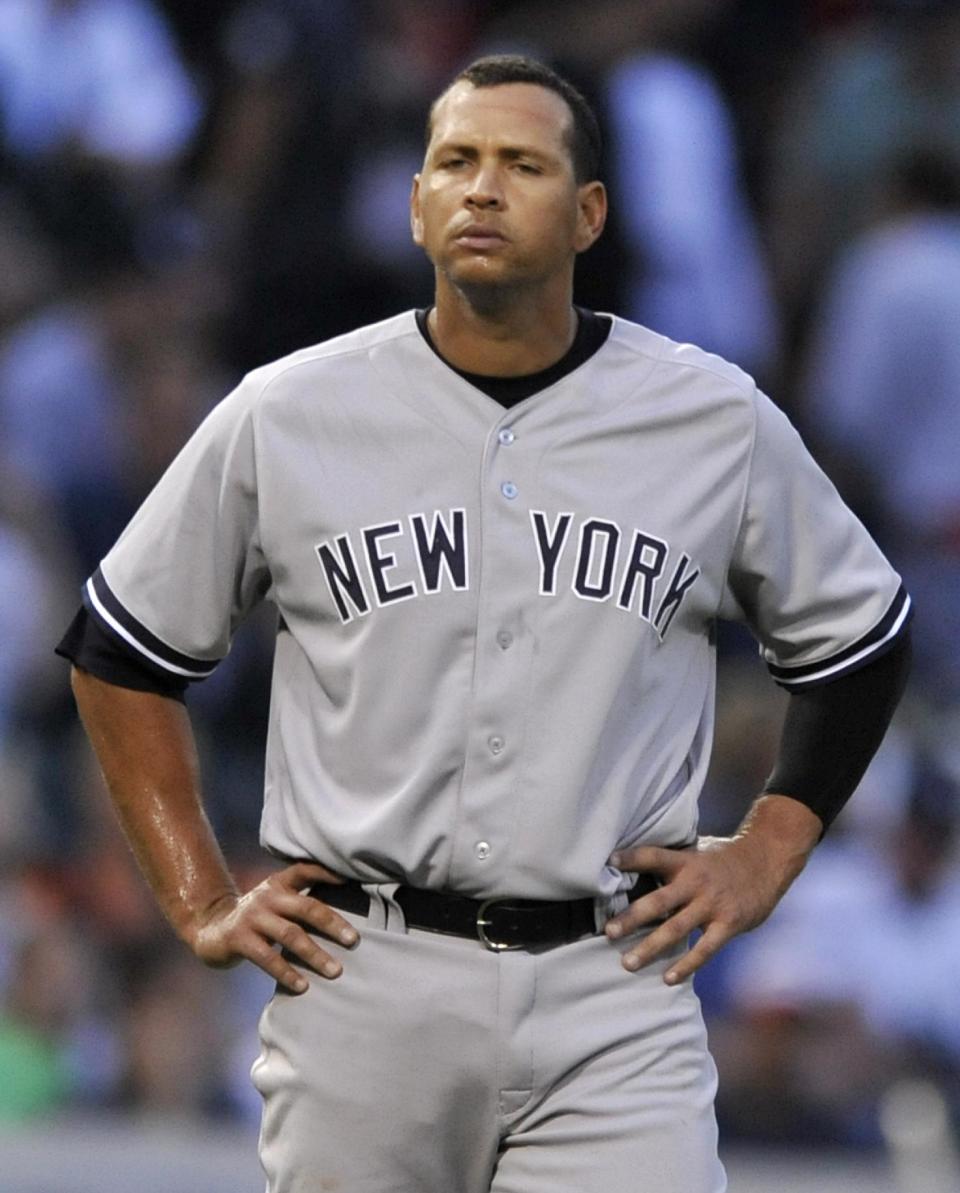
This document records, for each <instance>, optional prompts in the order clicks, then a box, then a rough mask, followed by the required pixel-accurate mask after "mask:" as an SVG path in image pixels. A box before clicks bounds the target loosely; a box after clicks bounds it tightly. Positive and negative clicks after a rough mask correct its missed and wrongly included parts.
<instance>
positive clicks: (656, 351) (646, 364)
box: [607, 316, 762, 419]
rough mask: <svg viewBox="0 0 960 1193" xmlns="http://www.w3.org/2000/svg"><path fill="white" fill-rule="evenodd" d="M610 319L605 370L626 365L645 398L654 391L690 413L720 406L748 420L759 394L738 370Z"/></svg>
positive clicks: (721, 360)
mask: <svg viewBox="0 0 960 1193" xmlns="http://www.w3.org/2000/svg"><path fill="white" fill-rule="evenodd" d="M612 318H613V326H612V328H611V331H610V336H609V339H608V345H609V349H610V350H609V352H608V354H607V361H608V363H609V365H610V367H611V369H617V368H618V367H622V366H627V367H630V366H631V365H632V366H633V370H635V374H636V376H637V377H638V379H642V381H643V387H642V388H643V390H644V392H645V395H647V396H649V394H650V392H651V391H655V392H656V393H657V394H659V395H662V396H663V397H664V398H665V399H667V400H669V401H670V402H671V403H676V404H678V405H680V406H683V407H687V408H689V409H690V410H691V412H692V411H693V410H698V411H701V410H702V409H703V408H704V407H723V408H725V409H728V410H729V409H739V410H740V411H741V413H742V414H743V415H744V416H745V417H747V418H748V419H753V418H754V416H755V411H756V406H757V402H758V400H760V399H761V398H762V395H760V393H759V390H758V389H757V385H756V382H755V381H754V379H753V378H752V377H751V376H750V375H749V374H748V373H745V372H744V371H743V369H741V368H739V367H738V366H737V365H735V364H732V363H731V362H730V361H728V360H725V359H724V358H723V357H722V356H717V355H715V354H714V353H712V352H706V351H705V350H704V349H703V348H698V347H697V346H696V345H695V344H685V343H680V342H678V341H676V340H671V339H670V338H669V337H668V336H665V335H661V334H660V333H659V332H655V331H652V330H651V329H650V328H648V327H643V326H642V325H641V324H639V323H632V322H631V321H630V320H629V319H623V318H621V317H620V316H612Z"/></svg>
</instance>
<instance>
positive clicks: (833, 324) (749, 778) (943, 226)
mask: <svg viewBox="0 0 960 1193" xmlns="http://www.w3.org/2000/svg"><path fill="white" fill-rule="evenodd" d="M494 51H514V52H524V53H531V54H534V55H536V56H538V57H542V58H544V59H546V60H548V61H550V62H551V63H553V64H554V65H555V66H557V67H558V68H560V69H561V71H563V72H564V73H566V74H567V75H568V76H569V77H571V78H572V79H573V80H574V81H576V82H577V84H578V85H579V86H580V87H581V88H582V89H583V91H584V92H585V93H586V94H587V95H588V96H589V98H590V99H591V100H592V101H593V103H594V104H595V105H596V108H597V110H598V113H599V114H600V116H601V118H602V123H603V127H604V130H605V138H606V160H605V177H606V179H607V181H608V183H609V186H610V190H611V194H612V200H613V217H612V219H611V224H610V226H609V228H608V232H607V233H606V234H605V236H604V238H603V240H602V241H601V243H600V244H599V245H598V246H597V247H596V248H595V249H594V250H593V251H592V252H591V253H590V254H588V255H587V256H586V257H585V258H584V259H583V260H582V261H581V262H580V264H579V266H578V269H579V276H578V289H577V296H578V300H579V301H580V302H581V303H583V304H584V305H588V306H593V307H595V308H597V309H600V310H613V311H617V312H618V313H620V314H623V315H626V316H627V317H630V318H633V319H636V320H638V321H640V322H643V323H646V324H648V325H649V326H651V327H653V328H655V329H657V330H659V331H662V332H665V333H666V334H668V335H670V336H673V337H674V338H677V339H681V340H692V341H694V342H696V343H698V344H700V345H701V346H702V347H704V348H707V349H709V350H711V351H714V352H717V353H720V354H721V355H724V356H727V357H728V358H730V359H732V360H734V361H736V362H737V363H739V364H740V365H742V366H743V367H744V368H746V369H747V370H749V371H750V372H752V373H753V374H754V375H755V376H756V377H757V379H758V381H759V382H760V383H761V385H762V386H763V388H764V389H766V391H767V392H769V393H770V394H771V396H772V397H773V398H774V399H775V400H776V401H777V402H778V403H779V404H781V405H782V406H783V407H784V408H785V409H786V410H787V411H788V412H789V413H790V415H791V417H792V418H793V419H794V420H795V422H796V423H797V425H798V426H799V427H800V428H801V430H802V431H803V433H804V435H805V437H806V438H807V440H808V442H809V444H810V445H811V447H812V449H813V450H814V452H815V454H816V455H817V456H818V458H819V459H820V460H821V461H822V462H823V464H824V466H825V467H826V468H827V469H828V471H829V473H830V475H831V476H832V477H833V478H834V480H835V482H836V483H837V484H838V486H839V487H840V489H841V491H842V492H843V493H844V495H845V496H846V498H847V500H848V501H849V502H850V503H851V504H852V505H853V507H854V509H855V510H856V511H857V512H858V514H859V515H860V517H861V518H862V519H863V520H864V521H865V522H866V523H867V525H868V526H869V527H870V529H871V530H872V532H873V534H874V535H875V537H876V538H877V539H878V541H879V542H880V543H881V544H882V546H883V547H884V548H885V549H886V551H887V552H888V554H889V555H890V557H891V558H892V560H893V561H894V563H895V565H896V566H897V567H898V569H899V570H901V572H902V573H903V575H904V577H905V580H906V582H907V585H908V587H909V588H910V589H911V591H912V592H913V594H914V596H915V600H916V605H917V617H916V620H915V644H916V662H915V668H914V673H913V677H912V680H911V683H910V687H909V690H908V694H907V698H906V700H905V702H904V705H903V707H902V709H901V712H900V713H899V714H898V717H897V720H896V721H895V724H894V727H893V729H892V731H891V733H890V735H889V737H888V739H887V742H886V743H885V745H884V746H883V748H882V749H881V752H880V754H879V755H878V757H877V759H876V760H875V762H874V764H873V765H872V766H871V768H870V770H869V772H868V774H867V776H866V778H865V780H864V782H863V784H862V785H861V789H860V791H859V792H858V794H857V795H856V796H855V797H854V800H853V801H852V803H851V804H850V805H849V807H848V809H847V810H846V811H845V812H844V813H843V815H842V816H841V818H840V820H839V821H838V822H837V824H836V825H835V826H834V828H833V829H832V830H831V832H830V833H829V835H828V836H827V837H826V839H825V840H824V842H823V844H822V845H821V846H820V847H819V849H818V850H817V851H816V853H815V855H814V857H813V859H812V860H811V862H810V864H809V866H808V868H807V870H806V872H805V873H804V875H803V876H802V877H801V878H800V879H799V880H798V882H797V884H796V886H795V887H794V889H793V891H792V892H791V894H790V896H789V897H788V899H787V900H786V902H785V903H784V904H783V905H781V907H780V908H779V909H778V910H777V911H776V912H775V913H774V915H773V917H772V918H771V920H770V921H769V922H768V924H766V925H764V926H763V927H762V928H760V929H759V930H757V931H756V932H755V933H754V934H752V935H751V936H749V937H746V938H742V939H741V940H740V941H738V942H735V944H734V945H732V946H731V947H730V948H728V949H727V950H726V951H725V952H724V953H722V954H721V955H720V956H719V957H718V958H717V959H716V960H715V961H714V962H713V963H712V964H711V966H710V967H709V968H708V970H707V971H705V972H704V973H703V974H702V975H701V976H700V979H699V988H700V991H701V995H702V997H703V1000H704V1005H705V1010H706V1013H707V1015H708V1024H709V1027H710V1032H711V1040H712V1044H713V1048H714V1051H715V1054H716V1057H717V1060H718V1064H719V1067H720V1070H721V1078H722V1084H721V1100H720V1103H719V1107H718V1109H719V1114H720V1118H721V1124H722V1129H723V1130H724V1131H725V1133H726V1137H727V1138H738V1137H740V1138H750V1139H754V1140H768V1141H778V1142H797V1143H804V1144H811V1145H813V1144H816V1145H823V1144H826V1143H829V1144H840V1145H848V1146H851V1147H865V1148H869V1147H872V1146H875V1145H876V1144H877V1143H878V1141H879V1139H880V1134H879V1125H878V1123H879V1120H878V1100H879V1097H880V1094H881V1093H882V1091H883V1089H884V1088H886V1087H887V1086H889V1085H890V1084H891V1083H892V1082H894V1081H896V1080H897V1079H898V1078H901V1077H904V1076H921V1077H923V1078H924V1079H926V1080H929V1081H931V1082H933V1083H935V1084H936V1085H937V1086H938V1087H939V1088H940V1089H941V1091H942V1092H943V1095H944V1097H945V1099H946V1100H947V1102H948V1104H949V1105H950V1107H951V1108H952V1113H953V1116H954V1125H955V1126H956V1125H957V1124H960V858H958V846H957V831H956V830H957V817H958V811H960V800H958V786H960V6H958V5H957V4H955V3H953V2H951V0H942V2H936V0H885V2H884V0H806V2H801V0H795V2H791V0H781V2H780V3H778V4H776V5H772V4H767V3H765V2H764V0H592V2H591V3H589V4H585V3H583V2H582V0H581V2H580V3H567V2H564V0H549V2H535V3H529V2H526V3H525V2H520V0H517V2H497V0H221V2H220V3H217V4H197V3H195V2H193V0H0V1072H2V1074H3V1078H2V1080H0V1122H2V1121H4V1120H7V1121H20V1120H25V1119H28V1118H30V1117H31V1116H34V1115H40V1114H49V1113H51V1112H54V1111H63V1110H67V1111H69V1110H71V1109H77V1108H82V1109H91V1108H104V1109H110V1110H124V1111H134V1112H138V1113H159V1114H165V1115H170V1116H187V1117H191V1118H197V1117H202V1116H208V1115H209V1116H226V1117H234V1118H240V1119H249V1120H250V1121H251V1122H255V1121H256V1116H257V1111H258V1107H257V1105H256V1103H255V1095H254V1093H253V1091H252V1087H250V1085H249V1081H248V1078H247V1070H248V1068H249V1065H250V1062H251V1061H252V1059H253V1057H254V1055H255V1049H256V1042H255V1033H254V1025H255V1021H256V1016H257V1013H258V1010H259V1007H260V1006H261V1005H262V1002H263V1001H264V999H265V997H266V996H267V995H268V994H269V983H268V982H267V981H266V980H265V979H263V978H262V977H261V975H259V974H258V973H257V972H256V971H254V970H253V969H252V967H244V968H241V969H237V970H234V971H231V972H230V973H227V974H214V973H211V972H209V971H207V970H205V969H203V968H202V967H201V966H200V965H199V964H198V963H197V962H195V961H194V960H193V959H192V957H191V956H190V955H189V954H188V953H187V952H186V950H185V949H184V948H183V947H182V946H180V945H179V944H178V943H177V942H176V941H175V939H174V938H173V936H172V933H171V932H170V931H169V930H168V929H166V927H165V926H164V925H163V924H162V923H161V922H159V920H158V915H157V913H156V911H155V910H154V908H153V904H152V902H151V899H150V897H149V895H148V894H147V893H146V891H145V888H144V887H143V884H142V882H141V881H140V879H139V876H138V875H137V873H136V871H135V867H134V866H133V863H132V861H131V860H130V856H129V852H128V850H127V847H126V844H125V842H124V841H123V839H122V837H121V835H120V833H119V830H118V829H117V828H116V827H115V825H114V823H113V819H112V814H111V812H110V809H109V804H108V801H107V798H106V796H105V794H104V791H103V788H102V782H101V779H100V777H99V775H98V773H97V771H96V768H95V766H94V764H93V762H92V759H91V756H90V752H89V750H88V748H87V746H86V744H85V741H84V739H83V738H82V735H81V733H80V730H79V727H78V724H77V720H76V714H75V711H74V709H73V704H72V700H71V697H70V694H69V687H68V681H67V666H66V664H65V663H64V662H63V661H62V660H61V659H58V658H56V657H55V656H54V654H53V646H54V644H55V643H56V641H57V640H58V638H59V636H60V634H61V633H62V631H63V630H64V629H65V627H66V625H67V623H68V622H69V620H70V617H71V615H72V613H73V611H74V609H75V608H76V606H77V604H78V601H79V592H80V585H81V583H82V581H83V579H84V578H85V577H86V576H87V575H88V574H89V573H90V572H91V571H92V570H93V568H94V567H95V566H96V564H97V562H98V561H99V559H100V557H101V556H102V555H103V554H104V553H105V551H106V549H107V548H108V547H109V546H110V544H111V543H112V542H113V540H114V539H115V537H116V536H117V534H118V533H119V531H120V530H121V529H122V528H123V526H124V525H125V523H126V521H127V520H128V518H129V517H130V515H131V514H132V512H133V511H134V510H135V509H136V507H137V505H138V504H139V502H140V501H141V500H142V498H143V497H144V496H145V494H146V493H147V492H148V491H149V489H150V487H151V486H152V485H153V483H154V482H155V480H156V479H157V477H158V476H159V474H160V473H161V471H162V470H163V468H164V467H165V465H166V464H167V463H168V462H169V460H170V459H171V457H172V455H173V454H174V453H175V451H176V450H177V449H178V447H179V446H180V445H181V443H182V442H183V441H184V440H185V439H186V437H187V436H188V435H189V433H190V432H191V430H192V429H193V428H194V427H195V426H196V425H197V423H198V422H199V420H200V419H201V418H202V417H203V415H204V414H205V413H206V412H207V411H208V410H209V409H210V407H211V406H212V405H213V404H214V403H215V402H216V401H218V400H219V399H220V398H221V397H222V396H223V395H224V394H225V393H226V392H227V391H228V390H229V389H230V388H232V386H233V385H234V384H235V383H236V382H237V380H238V379H239V378H240V376H241V375H242V374H243V372H245V371H246V370H247V369H249V368H251V367H254V366H256V365H259V364H261V363H264V362H266V361H267V360H269V359H272V358H274V357H276V356H279V355H281V354H283V353H285V352H287V351H290V350H293V349H295V348H298V347H302V346H304V345H306V344H309V343H313V342H316V341H318V340H321V339H324V338H326V337H328V336H330V335H333V334H336V333H338V332H340V331H344V330H347V329H350V328H352V327H354V326H357V325H358V324H360V323H363V322H368V321H371V320H374V319H377V318H380V317H385V316H387V315H390V314H393V313H395V312H397V311H399V310H401V309H404V308H408V307H411V306H425V305H428V303H429V301H430V297H431V273H430V270H429V268H428V267H427V264H426V262H425V261H424V260H423V259H422V258H421V256H420V254H419V251H418V250H416V249H415V248H414V247H413V246H412V244H411V242H410V237H409V232H408V225H407V210H406V204H407V195H408V192H409V185H410V179H411V176H412V175H413V173H414V171H415V170H416V169H417V166H418V163H419V160H420V158H421V155H422V149H423V124H424V116H425V112H426V109H427V107H428V105H429V103H430V101H431V99H432V98H433V97H434V96H435V95H436V94H437V93H438V92H439V91H440V90H441V89H442V88H443V86H444V85H445V84H446V82H447V81H448V80H449V79H450V78H451V77H452V75H453V74H454V73H456V71H457V70H458V69H460V68H461V67H462V66H463V65H465V64H466V62H467V61H469V60H470V59H471V58H473V57H476V56H478V55H479V54H481V53H486V52H494ZM810 533H811V534H815V533H816V527H814V526H811V527H810ZM272 629H273V625H272V620H271V617H270V615H269V613H268V612H264V614H263V615H262V616H260V615H258V616H257V617H256V618H254V619H253V621H252V622H251V623H250V624H249V625H247V626H245V627H244V628H243V631H242V632H241V633H240V634H239V636H238V638H237V641H236V644H235V646H234V649H233V651H232V652H231V654H230V656H229V658H228V659H227V660H226V661H225V662H224V663H223V664H222V665H221V666H220V668H218V670H217V672H216V673H215V674H214V676H213V677H212V678H211V679H209V680H208V681H206V682H205V683H204V684H201V685H197V686H196V687H195V688H194V689H193V691H192V692H191V695H190V698H189V706H190V708H191V712H192V715H193V718H194V722H195V725H196V728H197V734H198V738H199V742H200V747H201V752H202V755H203V763H204V767H205V774H206V785H207V791H208V801H209V811H210V816H211V819H212V821H213V823H214V826H215V828H216V830H217V832H218V833H219V835H220V837H221V840H222V841H223V843H224V846H225V849H226V852H227V854H228V856H229V858H230V859H231V862H232V864H233V865H234V867H235V868H236V871H237V873H238V876H239V878H240V881H241V882H249V883H253V882H254V881H257V880H259V878H260V877H261V876H262V875H263V874H264V873H265V872H266V871H267V869H268V868H269V866H268V865H267V863H266V861H265V859H264V857H263V855H262V854H261V853H260V852H259V849H258V846H257V828H258V819H259V805H260V795H261V790H260V785H261V757H262V742H263V735H264V730H265V717H266V704H267V693H268V683H269V665H270V654H271V638H272ZM721 647H722V650H721V691H720V724H719V732H718V739H717V744H716V750H715V761H714V765H713V769H712V771H711V775H710V778H709V780H708V785H707V790H706V792H705V794H704V799H703V829H704V831H707V832H726V831H730V830H731V829H733V828H734V827H735V826H736V824H737V822H738V820H739V818H740V816H741V815H742V813H743V811H744V809H745V807H746V804H747V802H748V801H749V799H750V798H751V797H752V795H753V794H754V793H755V792H756V791H757V790H758V789H759V788H760V787H761V786H762V784H763V782H764V780H765V778H766V775H767V773H768V771H769V769H770V767H771V765H772V759H773V756H774V752H775V750H776V744H777V737H778V732H779V718H780V715H781V713H782V709H783V700H782V699H780V697H781V696H782V693H780V692H779V689H776V688H775V687H774V686H773V684H772V682H771V681H770V680H769V678H768V677H767V675H766V672H765V670H764V669H763V668H762V667H761V666H760V664H759V661H758V659H757V658H756V651H755V647H754V645H753V643H752V641H751V640H750V639H749V638H748V637H745V636H744V635H743V634H742V633H741V632H740V631H739V630H737V629H730V630H728V631H725V632H724V633H723V634H722V635H721ZM387 678H388V679H389V677H387ZM842 728H843V727H842V726H838V732H842Z"/></svg>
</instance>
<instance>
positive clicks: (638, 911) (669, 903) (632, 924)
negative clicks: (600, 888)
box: [604, 883, 689, 940]
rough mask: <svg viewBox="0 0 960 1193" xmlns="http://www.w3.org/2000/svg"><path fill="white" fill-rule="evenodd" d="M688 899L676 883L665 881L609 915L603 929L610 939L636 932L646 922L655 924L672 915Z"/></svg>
mask: <svg viewBox="0 0 960 1193" xmlns="http://www.w3.org/2000/svg"><path fill="white" fill-rule="evenodd" d="M688 901H689V896H688V895H687V894H685V893H684V892H683V891H681V890H680V889H679V888H678V886H677V884H676V883H667V884H666V885H665V886H661V887H658V888H657V890H655V891H651V892H650V894H649V895H644V896H643V898H642V899H637V900H636V902H634V903H630V904H629V905H628V906H627V907H626V908H625V909H624V910H623V911H621V912H620V914H619V915H615V916H611V917H610V919H609V920H607V922H606V924H605V925H604V931H605V932H606V934H607V936H609V937H610V939H611V940H616V939H617V938H618V937H620V936H626V935H628V934H629V933H630V932H636V931H637V930H638V929H640V928H642V927H644V926H645V925H646V924H656V923H659V922H660V921H661V920H665V919H666V918H667V917H668V916H670V915H672V914H673V913H674V912H675V911H676V910H677V909H678V908H680V907H682V906H683V905H684V904H685V903H687V902H688Z"/></svg>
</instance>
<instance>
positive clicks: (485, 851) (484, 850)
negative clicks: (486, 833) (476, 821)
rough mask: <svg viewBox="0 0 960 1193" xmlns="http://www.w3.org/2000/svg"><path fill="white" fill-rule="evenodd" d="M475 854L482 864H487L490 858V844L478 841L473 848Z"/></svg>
mask: <svg viewBox="0 0 960 1193" xmlns="http://www.w3.org/2000/svg"><path fill="white" fill-rule="evenodd" d="M473 852H474V853H475V854H476V855H477V857H478V858H479V859H480V861H481V862H485V861H486V860H487V858H488V857H489V856H490V842H489V841H478V842H477V843H476V845H474V847H473Z"/></svg>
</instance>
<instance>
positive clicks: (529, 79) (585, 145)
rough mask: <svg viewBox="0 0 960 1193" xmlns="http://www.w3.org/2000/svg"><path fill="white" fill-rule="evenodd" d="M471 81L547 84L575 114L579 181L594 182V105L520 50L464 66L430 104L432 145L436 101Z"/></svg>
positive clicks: (572, 145) (597, 147) (573, 144)
mask: <svg viewBox="0 0 960 1193" xmlns="http://www.w3.org/2000/svg"><path fill="white" fill-rule="evenodd" d="M461 82H467V83H472V84H473V86H474V87H500V86H502V85H503V84H505V83H533V84H534V85H535V86H537V87H546V88H547V90H548V91H553V92H555V93H556V94H557V95H559V96H560V98H561V99H562V100H563V101H564V103H566V105H567V107H568V108H569V109H570V115H571V117H572V118H573V122H572V125H571V130H570V136H569V149H570V157H571V160H572V161H573V173H574V177H575V178H576V180H577V183H578V184H579V185H582V184H583V183H584V182H591V181H592V180H593V179H594V178H596V177H597V173H598V171H599V169H600V153H601V148H602V141H601V137H600V125H599V123H598V122H597V118H596V116H595V115H594V112H593V109H592V108H591V107H590V105H589V104H588V103H587V101H586V100H585V99H584V97H583V96H582V95H581V94H580V92H579V91H578V90H577V89H576V87H574V85H573V84H572V83H569V82H567V80H566V79H564V78H562V77H561V76H560V75H558V74H557V72H556V71H555V70H552V69H551V68H550V67H549V66H547V65H546V64H545V63H543V62H538V61H537V60H536V59H535V58H526V57H523V56H522V55H520V54H490V55H488V56H487V57H485V58H478V59H477V60H476V62H471V63H470V65H469V66H468V67H466V68H465V69H464V70H462V71H461V72H460V73H459V74H458V75H457V77H456V78H455V79H453V80H452V81H451V83H450V86H449V87H447V88H446V90H445V91H444V92H443V93H442V94H441V95H439V96H438V97H437V98H436V99H435V100H434V102H433V104H432V105H431V108H430V115H429V116H428V117H427V130H426V141H427V144H428V145H429V143H430V137H431V136H432V134H433V113H434V110H435V109H436V106H437V104H438V103H439V102H440V100H441V99H442V98H443V96H444V95H446V94H447V91H449V90H450V87H453V86H454V85H455V84H456V83H461Z"/></svg>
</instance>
